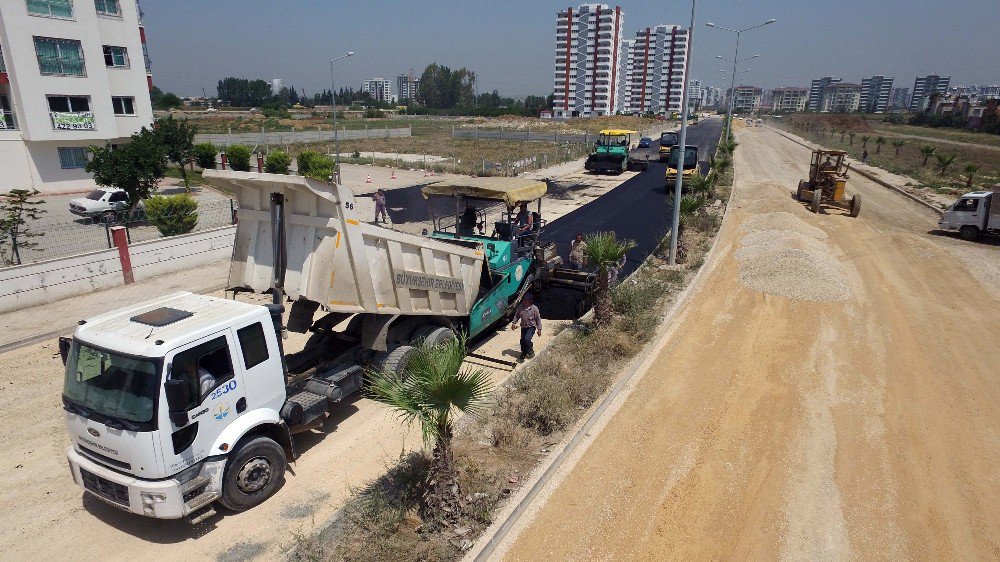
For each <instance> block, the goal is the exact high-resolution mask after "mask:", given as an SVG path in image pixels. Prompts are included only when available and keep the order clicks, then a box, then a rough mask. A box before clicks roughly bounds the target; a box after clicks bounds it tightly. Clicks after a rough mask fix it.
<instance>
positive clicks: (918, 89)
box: [910, 74, 951, 111]
mask: <svg viewBox="0 0 1000 562" xmlns="http://www.w3.org/2000/svg"><path fill="white" fill-rule="evenodd" d="M949 82H951V76H938V75H937V74H928V75H927V76H917V78H916V80H914V81H913V97H912V98H911V99H910V111H923V110H925V109H927V107H928V105H929V104H930V99H931V96H932V95H933V94H947V93H948V83H949Z"/></svg>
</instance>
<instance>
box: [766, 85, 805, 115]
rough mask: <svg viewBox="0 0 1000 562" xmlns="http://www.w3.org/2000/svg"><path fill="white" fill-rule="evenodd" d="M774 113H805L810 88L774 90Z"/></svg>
mask: <svg viewBox="0 0 1000 562" xmlns="http://www.w3.org/2000/svg"><path fill="white" fill-rule="evenodd" d="M773 100H774V111H779V112H793V111H805V110H806V105H807V104H808V103H809V89H808V88H795V87H785V88H775V89H774V90H773Z"/></svg>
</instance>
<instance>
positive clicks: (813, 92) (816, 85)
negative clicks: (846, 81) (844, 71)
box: [806, 76, 841, 111]
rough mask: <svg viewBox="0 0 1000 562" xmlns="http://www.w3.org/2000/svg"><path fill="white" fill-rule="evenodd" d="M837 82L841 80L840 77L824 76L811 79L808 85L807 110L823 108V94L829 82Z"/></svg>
mask: <svg viewBox="0 0 1000 562" xmlns="http://www.w3.org/2000/svg"><path fill="white" fill-rule="evenodd" d="M838 82H841V79H840V78H834V77H832V76H824V77H823V78H817V79H815V80H813V81H812V84H811V85H810V86H809V101H808V103H807V104H806V109H807V110H809V111H820V110H821V109H822V108H823V95H824V93H825V92H826V89H827V88H828V87H829V86H830V84H836V83H838Z"/></svg>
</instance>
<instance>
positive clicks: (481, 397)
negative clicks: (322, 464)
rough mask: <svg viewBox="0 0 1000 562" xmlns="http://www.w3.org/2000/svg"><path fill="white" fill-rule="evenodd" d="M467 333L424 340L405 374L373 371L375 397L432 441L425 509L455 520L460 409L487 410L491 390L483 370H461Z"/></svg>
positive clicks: (460, 501)
mask: <svg viewBox="0 0 1000 562" xmlns="http://www.w3.org/2000/svg"><path fill="white" fill-rule="evenodd" d="M465 343H466V342H465V338H464V337H462V338H460V339H455V340H451V341H446V342H443V343H439V344H438V345H430V344H428V343H423V344H420V345H419V346H417V348H416V351H415V352H414V353H413V355H412V356H411V357H410V359H409V360H408V361H407V362H406V365H405V366H403V368H402V371H401V372H400V373H395V372H392V371H389V370H386V371H382V372H372V373H369V383H368V389H369V391H370V393H371V396H372V398H374V399H375V400H376V401H378V402H381V403H383V404H385V405H387V406H389V407H391V408H392V409H393V410H395V411H396V412H397V413H399V415H400V417H401V418H402V419H403V422H404V423H406V424H407V425H409V424H411V423H413V422H414V421H417V422H420V428H421V430H422V432H423V436H424V443H425V445H427V446H432V444H433V449H432V451H433V452H432V456H431V465H430V468H429V469H428V471H427V478H426V480H425V481H424V485H423V489H422V491H421V492H422V493H421V498H420V509H421V516H422V517H424V519H427V520H441V519H444V520H447V521H451V522H455V521H456V520H457V519H458V517H459V516H460V515H461V513H462V504H463V499H462V491H461V488H460V486H459V482H458V470H457V469H456V468H455V457H454V452H453V451H452V447H451V439H452V422H453V421H454V417H455V414H456V412H459V411H461V412H465V413H466V414H471V415H473V416H475V415H479V414H481V413H483V412H484V411H485V409H486V405H487V403H488V399H489V396H490V393H491V392H492V388H491V384H490V377H489V375H488V374H487V373H486V371H484V370H483V369H470V368H466V369H462V361H463V360H464V359H465V353H466V346H465Z"/></svg>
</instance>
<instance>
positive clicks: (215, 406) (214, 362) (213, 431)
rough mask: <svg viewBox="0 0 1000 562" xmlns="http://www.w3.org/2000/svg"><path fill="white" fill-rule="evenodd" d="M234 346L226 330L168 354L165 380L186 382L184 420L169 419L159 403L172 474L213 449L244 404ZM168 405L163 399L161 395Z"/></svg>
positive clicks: (167, 462) (164, 446)
mask: <svg viewBox="0 0 1000 562" xmlns="http://www.w3.org/2000/svg"><path fill="white" fill-rule="evenodd" d="M234 349H236V346H235V345H234V342H233V338H232V334H231V332H230V330H226V331H224V332H220V333H218V334H215V335H212V336H208V337H206V338H203V339H201V340H198V341H196V342H192V343H190V344H188V345H186V346H184V347H180V348H178V349H176V350H174V351H173V352H172V353H171V355H168V356H167V359H166V365H167V372H166V376H165V378H166V380H170V379H175V380H182V381H184V382H185V383H187V385H188V393H189V395H190V397H191V398H190V400H189V401H188V408H187V413H188V423H187V424H185V425H183V426H178V425H175V424H174V423H172V422H171V421H170V419H169V415H168V414H167V412H166V408H165V407H164V408H161V411H162V413H161V416H160V427H161V428H163V429H167V431H161V434H162V435H163V437H162V449H163V459H164V462H163V464H164V466H165V467H166V468H167V473H176V472H177V471H180V470H183V469H184V468H186V467H188V466H190V465H192V464H194V463H196V462H199V461H201V460H204V458H205V457H207V456H208V455H210V454H211V451H210V449H211V447H212V445H213V444H214V443H215V440H216V438H217V437H218V436H219V434H220V433H222V430H223V429H225V428H226V427H227V426H228V425H229V424H230V423H232V422H233V420H234V419H236V417H237V416H238V415H239V411H238V410H239V409H240V408H241V407H244V404H245V400H244V402H243V403H241V402H240V399H241V398H244V395H245V393H244V388H243V371H242V369H241V368H240V366H239V363H238V362H237V361H236V360H235V358H234V357H233V353H232V351H233V350H234ZM161 404H166V399H162V400H161Z"/></svg>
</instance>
